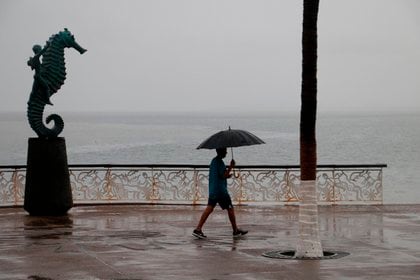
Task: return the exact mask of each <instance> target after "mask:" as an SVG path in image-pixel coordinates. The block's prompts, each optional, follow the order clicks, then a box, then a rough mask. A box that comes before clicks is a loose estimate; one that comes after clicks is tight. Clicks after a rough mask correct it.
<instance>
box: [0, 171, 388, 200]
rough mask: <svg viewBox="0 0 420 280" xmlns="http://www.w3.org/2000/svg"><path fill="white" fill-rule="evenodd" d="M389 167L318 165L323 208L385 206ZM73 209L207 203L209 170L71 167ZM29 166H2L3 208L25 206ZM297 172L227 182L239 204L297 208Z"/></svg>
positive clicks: (240, 176) (242, 175)
mask: <svg viewBox="0 0 420 280" xmlns="http://www.w3.org/2000/svg"><path fill="white" fill-rule="evenodd" d="M384 167H386V165H385V164H375V165H319V166H318V168H317V184H318V186H317V187H318V201H319V203H320V204H382V202H383V193H382V172H383V171H382V170H383V168H384ZM69 172H70V182H71V188H72V192H73V201H74V203H75V204H101V203H170V204H203V203H206V202H207V188H208V166H206V165H69ZM25 174H26V166H23V165H21V166H0V207H1V206H21V205H23V201H24V193H25V192H24V189H25ZM299 176H300V169H299V166H271V165H264V166H262V165H258V166H238V167H236V169H235V176H234V178H233V179H229V180H228V182H229V186H228V189H229V192H230V194H231V196H232V200H233V201H234V203H235V204H264V203H266V204H296V203H298V201H299V199H298V197H297V193H298V191H297V189H298V187H299V180H300V178H299Z"/></svg>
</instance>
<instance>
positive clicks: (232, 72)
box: [0, 0, 420, 113]
mask: <svg viewBox="0 0 420 280" xmlns="http://www.w3.org/2000/svg"><path fill="white" fill-rule="evenodd" d="M302 2H303V0H281V1H280V0H253V1H251V0H235V1H233V0H211V1H210V0H207V1H201V0H138V1H134V0H133V1H129V0H118V1H116V0H115V1H111V0H72V1H61V0H54V1H53V0H49V1H48V0H41V1H40V0H38V1H32V0H0V45H1V51H0V61H1V64H0V65H1V66H0V97H1V102H0V111H22V112H24V111H25V110H26V102H27V100H28V98H29V93H30V90H31V86H32V81H33V73H32V71H31V70H30V68H29V67H28V66H27V65H26V61H27V60H28V58H29V56H32V50H31V48H32V46H33V45H34V44H42V45H43V44H45V41H46V40H47V39H48V38H49V36H51V35H52V34H54V33H57V32H58V31H60V30H62V29H63V28H64V27H67V28H68V29H69V30H70V31H71V32H72V33H73V34H74V35H75V37H76V40H77V41H78V43H79V44H80V45H82V46H83V47H84V48H86V49H88V52H86V53H85V54H83V55H79V54H78V53H77V52H76V51H75V50H73V49H67V50H66V62H67V65H66V66H67V80H66V82H65V84H64V86H63V87H62V88H61V90H59V91H58V92H57V93H56V94H55V95H54V96H53V97H52V99H51V100H52V102H53V103H54V106H53V107H50V106H48V107H49V109H48V110H51V111H55V112H57V113H59V112H60V111H136V112H147V111H183V112H187V111H199V112H200V111H213V110H216V109H217V110H223V111H233V110H234V111H238V112H258V111H266V110H267V111H278V112H282V111H298V110H299V109H300V83H301V79H300V74H301V36H302V34H301V25H302V24H301V22H302ZM419 15H420V1H418V0H351V1H349V0H321V6H320V13H319V29H318V32H319V52H318V55H319V60H318V83H319V85H318V106H319V107H318V108H319V110H320V111H353V110H357V111H359V110H362V111H371V110H375V111H376V110H380V111H395V110H411V111H417V112H418V111H420V102H419V99H420V98H419V96H420V94H419V90H420V75H419V74H420V70H419V69H420V16H419Z"/></svg>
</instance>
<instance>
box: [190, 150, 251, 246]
mask: <svg viewBox="0 0 420 280" xmlns="http://www.w3.org/2000/svg"><path fill="white" fill-rule="evenodd" d="M216 152H217V156H216V157H215V158H213V160H212V161H211V164H210V172H209V200H208V203H207V207H206V209H205V210H204V212H203V214H202V215H201V218H200V221H199V222H198V225H197V227H196V228H195V229H194V231H193V233H192V235H193V236H195V237H197V238H200V239H203V238H206V237H207V236H205V235H204V233H203V231H202V227H203V225H204V223H205V222H206V220H207V218H208V217H209V216H210V214H211V213H212V212H213V210H214V208H215V207H216V204H219V205H220V207H221V208H222V209H223V210H227V212H228V216H229V220H230V223H231V225H232V229H233V237H238V236H242V235H245V234H247V233H248V231H246V230H241V229H239V228H238V226H237V225H236V218H235V212H234V210H233V205H232V200H231V198H230V195H229V193H228V190H227V178H230V177H232V174H230V172H231V171H232V169H233V167H235V161H234V160H233V159H232V160H231V162H230V165H229V167H228V168H226V166H225V163H224V162H223V158H225V157H226V154H227V151H226V148H220V149H216Z"/></svg>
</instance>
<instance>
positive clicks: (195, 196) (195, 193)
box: [192, 168, 198, 205]
mask: <svg viewBox="0 0 420 280" xmlns="http://www.w3.org/2000/svg"><path fill="white" fill-rule="evenodd" d="M193 172H194V173H193V174H194V175H193V182H194V183H193V202H192V204H193V205H196V204H197V200H198V170H197V169H196V168H193Z"/></svg>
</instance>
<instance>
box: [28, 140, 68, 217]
mask: <svg viewBox="0 0 420 280" xmlns="http://www.w3.org/2000/svg"><path fill="white" fill-rule="evenodd" d="M72 206H73V198H72V193H71V187H70V176H69V169H68V164H67V152H66V142H65V139H64V138H63V137H57V138H52V139H42V138H29V140H28V162H27V170H26V184H25V201H24V209H25V210H26V211H28V212H29V214H30V215H33V216H62V215H66V214H67V211H68V210H69V209H70V208H71V207H72Z"/></svg>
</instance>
